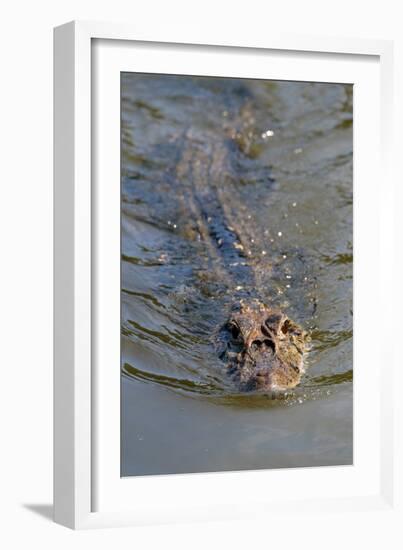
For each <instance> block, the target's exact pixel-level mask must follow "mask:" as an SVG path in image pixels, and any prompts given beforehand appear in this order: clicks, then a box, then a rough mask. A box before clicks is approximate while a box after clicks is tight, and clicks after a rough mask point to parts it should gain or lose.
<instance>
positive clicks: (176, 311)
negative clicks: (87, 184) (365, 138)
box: [121, 73, 353, 476]
mask: <svg viewBox="0 0 403 550" xmlns="http://www.w3.org/2000/svg"><path fill="white" fill-rule="evenodd" d="M121 90H122V91H121V94H122V97H121V118H122V134H121V135H122V141H121V146H122V187H121V191H122V264H121V273H122V284H121V286H122V291H121V304H122V338H121V356H122V357H121V475H122V476H130V475H150V474H168V473H188V472H209V471H224V470H250V469H258V468H260V469H261V468H291V467H308V466H330V465H342V464H352V461H353V363H352V361H353V358H352V349H353V341H352V326H353V311H352V268H353V263H352V262H353V235H352V222H353V216H352V206H353V185H352V181H353V175H352V161H353V140H352V138H353V124H352V121H353V116H352V86H350V85H343V84H325V83H306V82H279V81H249V80H236V79H221V78H220V79H218V78H214V79H213V78H210V79H209V78H200V77H187V76H186V77H183V76H182V77H180V76H167V75H140V74H129V73H125V74H122V81H121ZM245 103H247V104H248V106H249V108H250V109H251V110H252V112H253V119H254V120H253V130H252V131H251V136H252V137H251V144H252V145H251V148H250V150H249V151H248V154H242V152H238V153H234V155H236V158H235V160H236V165H237V167H238V171H239V178H238V180H237V181H236V182H235V185H236V190H237V193H238V195H237V196H238V197H241V198H242V200H241V201H239V203H240V207H239V216H245V211H247V212H250V214H249V216H250V219H251V222H250V223H251V224H253V228H254V229H253V230H254V231H255V232H258V233H259V235H258V236H259V239H258V241H259V246H263V247H264V249H263V248H262V250H261V251H260V252H261V253H262V254H264V255H265V257H267V258H268V259H269V260H270V265H272V266H274V267H273V269H272V270H271V271H270V275H268V276H267V280H266V281H265V285H264V288H263V290H262V289H260V294H262V292H263V293H265V298H266V300H267V301H270V302H274V303H275V304H276V305H279V306H280V307H282V308H283V309H284V310H285V311H286V312H287V313H288V314H289V315H290V317H292V318H293V319H294V320H296V321H298V322H300V323H301V324H302V325H303V326H304V328H305V329H306V330H308V331H309V333H310V336H311V345H310V348H311V349H310V351H309V353H308V356H307V361H306V362H307V372H306V375H305V376H304V378H303V381H302V383H301V384H300V386H299V387H297V388H296V389H295V390H294V391H291V392H289V394H288V395H287V396H286V397H285V398H284V399H271V398H269V397H268V396H265V395H261V394H248V393H243V394H242V393H239V392H238V391H237V388H236V387H235V386H234V385H233V383H232V382H231V380H230V379H228V377H227V376H226V374H225V366H224V365H223V363H222V362H221V361H220V360H219V359H218V358H217V356H216V353H215V351H214V347H213V345H212V336H211V335H212V334H213V333H214V330H216V328H217V323H220V322H222V321H223V316H225V311H226V306H227V305H228V304H229V303H230V302H231V300H232V299H233V298H234V295H235V294H236V292H237V289H240V288H242V291H241V292H244V293H246V294H247V293H248V292H250V289H249V288H245V286H247V284H248V283H247V280H246V279H243V277H242V274H241V275H239V281H236V280H235V281H234V286H233V287H231V286H229V285H228V283H227V282H224V281H221V280H220V279H219V278H217V277H215V276H214V274H212V272H211V271H210V267H209V266H208V264H207V259H206V258H207V257H206V251H205V248H206V247H205V243H203V242H201V241H200V240H197V239H194V238H189V235H188V233H187V231H186V230H185V228H186V227H188V222H189V218H190V217H191V215H190V213H186V211H184V210H183V205H182V206H181V205H179V204H178V202H179V201H178V194H177V192H176V189H175V186H174V185H173V184H172V180H171V179H170V177H169V174H170V171H172V169H173V168H174V166H175V162H176V160H175V159H177V158H178V155H180V149H181V143H182V141H183V140H182V137H181V136H183V135H184V132H189V131H191V133H192V135H193V136H196V137H197V136H200V140H202V139H206V138H205V137H203V136H209V135H214V133H216V134H217V135H221V134H222V129H223V128H224V127H230V126H231V120H232V118H235V117H236V113H239V111H240V110H241V109H242V105H244V104H245ZM233 209H235V212H236V204H235V206H234V205H233ZM245 209H246V210H245ZM244 221H245V220H244ZM262 243H263V244H262ZM251 246H252V245H251Z"/></svg>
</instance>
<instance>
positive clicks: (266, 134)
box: [262, 130, 274, 139]
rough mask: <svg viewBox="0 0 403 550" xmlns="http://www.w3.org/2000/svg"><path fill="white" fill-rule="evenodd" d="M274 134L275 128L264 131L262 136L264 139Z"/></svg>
mask: <svg viewBox="0 0 403 550" xmlns="http://www.w3.org/2000/svg"><path fill="white" fill-rule="evenodd" d="M273 136H274V132H273V130H266V131H265V132H263V134H262V138H263V139H267V138H269V137H273Z"/></svg>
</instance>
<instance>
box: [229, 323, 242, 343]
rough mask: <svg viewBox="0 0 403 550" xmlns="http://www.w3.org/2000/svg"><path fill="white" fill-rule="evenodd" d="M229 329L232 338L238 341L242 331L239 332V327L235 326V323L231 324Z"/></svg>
mask: <svg viewBox="0 0 403 550" xmlns="http://www.w3.org/2000/svg"><path fill="white" fill-rule="evenodd" d="M228 329H229V331H230V333H231V336H232V338H233V339H234V340H237V339H238V337H239V334H240V332H241V331H240V330H239V327H238V326H237V325H235V324H234V323H231V324H230V325H229V326H228Z"/></svg>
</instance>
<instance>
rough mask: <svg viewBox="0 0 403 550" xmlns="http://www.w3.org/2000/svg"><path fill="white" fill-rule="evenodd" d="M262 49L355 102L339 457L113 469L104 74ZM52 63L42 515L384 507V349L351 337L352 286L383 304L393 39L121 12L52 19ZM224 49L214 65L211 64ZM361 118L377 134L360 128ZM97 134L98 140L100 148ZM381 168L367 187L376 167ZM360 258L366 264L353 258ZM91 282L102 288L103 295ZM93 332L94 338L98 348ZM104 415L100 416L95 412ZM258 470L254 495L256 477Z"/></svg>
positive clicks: (388, 466)
mask: <svg viewBox="0 0 403 550" xmlns="http://www.w3.org/2000/svg"><path fill="white" fill-rule="evenodd" d="M104 46H106V47H104ZM136 48H137V49H136ZM164 52H165V53H164ZM265 56H271V57H270V60H271V63H272V66H273V67H275V69H273V71H274V72H273V74H272V73H270V74H272V78H274V77H276V78H283V79H285V78H287V75H288V76H289V78H290V79H296V80H298V79H300V80H302V79H306V80H315V79H319V76H318V75H321V78H320V80H322V81H323V80H325V81H326V80H328V81H340V78H343V76H342V75H347V77H346V78H347V81H348V82H352V83H354V84H356V85H357V89H358V90H361V92H360V91H359V92H358V95H357V97H358V99H359V100H360V98H361V100H360V101H359V102H358V103H357V104H356V102H355V104H354V109H355V113H356V112H358V118H359V120H360V122H359V124H358V125H357V126H356V120H355V135H354V148H355V149H354V150H355V157H356V156H357V160H356V159H355V161H354V171H355V180H356V179H357V181H358V182H361V181H366V182H367V190H366V191H365V193H364V192H362V193H361V191H360V189H362V190H364V189H363V186H361V185H358V186H357V188H356V181H355V182H354V185H355V192H356V191H357V189H358V191H359V192H360V209H359V210H357V208H355V211H354V215H355V223H356V227H357V228H358V231H357V232H356V234H355V247H357V246H358V245H359V249H358V252H359V253H358V257H357V259H356V260H355V264H356V265H355V268H354V269H355V271H354V276H355V310H356V311H357V314H356V316H355V324H354V330H355V333H356V332H357V336H355V338H356V342H357V345H355V348H358V352H359V355H357V356H356V351H355V355H354V361H355V364H356V361H358V369H357V377H356V374H355V380H354V383H355V386H356V387H355V398H354V401H355V404H354V405H355V409H354V415H355V419H354V427H355V441H354V456H355V460H354V466H351V467H344V468H322V469H321V468H312V469H301V470H298V469H297V470H292V471H289V470H286V471H281V472H280V471H258V472H257V471H256V472H229V473H213V474H185V475H175V476H147V477H142V478H131V479H125V480H120V478H119V473H118V471H117V456H118V454H119V444H120V443H119V438H120V433H119V430H117V422H118V417H117V410H118V407H117V405H118V404H119V376H120V370H119V368H118V367H117V373H115V374H111V372H110V371H109V372H106V370H105V363H106V364H107V363H108V360H109V359H110V360H111V361H114V360H115V359H116V353H117V347H116V346H117V342H118V337H119V333H120V325H119V322H118V324H117V325H116V320H118V316H117V315H118V305H119V301H118V294H117V293H116V292H115V291H116V288H117V286H116V285H117V276H118V273H119V261H120V260H119V252H120V250H119V248H118V246H117V242H118V240H119V239H118V228H119V225H118V221H117V220H118V217H119V202H118V201H117V197H118V192H117V191H116V189H118V188H119V185H117V186H116V188H115V190H113V189H114V188H113V187H112V186H110V185H109V184H108V183H107V182H108V181H109V182H110V181H116V178H119V173H118V172H117V170H116V167H117V164H116V163H117V154H118V149H119V144H120V142H119V139H118V140H117V142H116V139H115V138H116V136H117V135H118V134H119V122H120V121H119V119H117V118H116V102H115V103H113V101H114V98H115V99H116V75H117V74H119V72H120V71H121V70H138V71H143V72H144V71H145V72H153V71H154V72H156V71H157V70H159V71H161V68H160V69H158V67H161V63H164V66H165V72H180V73H181V74H192V71H194V70H195V63H199V65H197V66H198V69H197V74H209V75H221V74H222V75H223V76H249V77H253V76H261V74H262V73H261V72H259V71H263V72H264V71H265V70H266V69H264V68H263V69H262V68H260V69H259V66H262V62H261V61H259V59H260V60H261V59H266V58H265ZM242 59H244V60H245V61H242ZM220 60H221V61H220ZM231 60H233V62H232V61H231ZM286 60H287V63H288V65H289V66H291V67H294V69H293V72H292V71H291V72H290V69H289V68H288V69H287V68H286V65H287V63H285V61H286ZM300 61H303V62H304V63H301V64H300V63H299V62H300ZM54 62H55V64H54V85H55V94H54V98H55V99H54V114H55V147H54V159H55V173H54V176H55V203H54V204H55V334H54V344H55V370H54V513H55V521H56V522H58V523H61V524H63V525H66V526H68V527H71V528H76V529H78V528H80V529H81V528H91V527H105V526H118V525H122V526H123V525H137V524H147V523H161V522H179V521H199V520H205V519H213V520H214V519H225V518H237V517H239V518H244V517H259V516H263V515H264V514H266V513H267V512H268V511H270V513H273V512H276V513H281V510H283V511H284V509H285V507H286V509H287V513H288V514H290V513H297V512H298V510H300V508H301V503H303V506H304V508H305V509H308V508H309V509H310V511H311V513H319V512H322V511H323V510H329V511H334V510H339V509H344V510H345V509H346V507H347V508H348V509H349V510H352V511H353V510H375V511H376V510H385V509H389V510H393V503H394V491H393V484H394V466H393V459H394V447H393V422H391V419H392V418H393V417H394V415H395V414H397V413H396V410H395V408H394V402H393V393H392V392H391V391H390V387H391V384H392V382H391V381H392V379H393V367H394V356H393V349H392V348H390V349H388V350H387V351H386V352H384V353H383V354H382V360H381V354H380V351H381V350H380V348H379V344H376V343H374V345H373V348H372V350H371V354H365V349H364V346H362V345H360V342H363V341H364V338H365V333H366V331H368V330H370V329H371V325H370V321H369V319H368V309H366V308H367V307H368V306H367V305H366V304H367V302H368V300H367V298H368V293H369V292H371V296H372V300H373V303H374V304H375V306H376V307H379V308H382V311H384V312H389V311H390V304H388V302H387V299H386V294H385V293H383V292H382V289H384V288H387V286H388V282H389V281H390V277H391V274H390V271H389V266H390V264H389V263H387V262H386V263H385V262H383V261H382V260H384V259H388V258H390V257H391V255H392V254H393V246H394V242H393V238H392V239H391V238H390V221H389V212H390V211H391V209H392V206H393V184H394V180H393V172H392V168H391V166H392V154H393V143H392V121H393V101H392V100H393V44H392V43H391V42H388V41H381V40H361V39H349V40H346V39H344V38H343V39H341V38H340V39H338V38H330V37H314V36H295V35H293V36H287V35H285V34H276V33H270V35H269V36H267V37H257V38H256V41H254V42H253V43H252V42H251V41H250V40H248V39H242V38H240V37H231V36H230V33H229V32H228V33H226V34H225V35H222V36H220V37H215V36H212V35H210V34H209V32H208V31H207V30H206V31H205V32H203V39H202V40H194V38H193V37H191V36H187V34H186V30H185V29H183V31H182V32H181V33H179V34H178V33H177V32H175V33H174V34H173V35H170V32H169V29H167V31H166V33H165V34H164V36H153V35H152V32H151V33H150V34H149V33H148V31H147V29H143V30H140V29H137V28H135V27H132V26H130V25H119V24H109V23H91V22H72V23H68V24H66V25H62V26H61V27H58V28H56V29H55V35H54ZM220 63H221V65H220ZM224 63H225V64H226V66H227V67H229V68H227V69H226V72H225V74H224V73H223V68H222V67H223V66H224ZM121 64H122V65H121ZM246 65H248V67H249V68H248V70H246V68H245V67H246ZM301 67H302V68H301ZM310 67H311V69H310ZM297 70H299V71H300V73H299V74H297V73H296V71H297ZM280 71H282V72H280ZM287 71H288V72H287ZM162 72H164V71H162ZM264 74H266V73H265V72H264ZM332 75H333V76H332ZM337 75H339V76H337ZM291 77H292V78H291ZM343 81H346V80H343ZM364 84H365V86H364ZM101 92H102V93H101ZM360 94H361V95H360ZM355 101H356V98H355ZM112 103H113V105H112ZM100 105H101V107H102V108H101V107H100ZM105 105H107V106H109V105H110V109H109V108H107V109H105ZM360 105H362V108H361V107H360ZM356 108H357V109H356ZM360 108H361V115H360ZM374 109H375V112H374ZM370 113H372V118H371V117H370V116H369V115H370ZM94 125H96V127H95V126H94ZM371 132H372V135H373V136H375V138H376V137H377V136H378V135H379V136H380V139H379V140H378V139H375V138H371ZM105 140H106V141H105ZM108 140H109V141H108ZM106 146H107V147H108V149H107V151H108V154H107V155H100V152H101V151H105V150H106V149H105V147H106ZM359 148H361V150H360V149H359ZM365 148H367V150H368V159H371V162H367V163H365V162H364V159H365V155H364V154H363V153H361V151H362V152H363V151H364V150H365ZM356 151H358V153H359V154H357V155H356ZM94 152H95V153H97V155H95V154H94ZM95 157H97V158H95ZM100 158H103V159H104V160H105V158H106V159H107V160H106V164H103V165H102V166H100V165H99V164H98V161H99V159H100ZM360 159H361V160H360ZM381 173H382V175H383V178H382V190H380V188H379V181H380V180H379V177H378V178H377V176H379V174H381ZM97 178H104V182H106V186H105V185H104V186H103V188H106V189H107V191H106V193H104V194H99V193H98V192H97V181H98V180H97ZM117 181H119V179H118V180H117ZM109 192H110V193H109ZM100 219H102V224H100V223H99V220H100ZM357 220H358V222H357ZM103 228H104V229H103ZM105 228H107V230H108V239H107V241H108V242H106V239H105V231H106V229H105ZM364 229H365V233H364ZM103 231H104V233H103ZM108 243H109V244H108ZM374 243H375V244H374ZM360 250H361V251H362V252H361V253H360ZM111 259H114V260H115V261H112V262H111V261H110V260H111ZM368 261H370V262H371V264H373V265H376V266H377V268H376V269H373V270H370V269H368ZM387 266H388V267H387ZM100 273H102V277H100ZM357 281H358V282H359V284H360V287H358V286H357V285H358V283H357ZM109 291H111V292H109ZM105 296H112V298H111V299H110V300H105ZM356 319H358V321H359V324H358V325H357V321H356ZM105 331H108V332H107V333H108V334H114V336H113V337H111V339H110V343H109V337H108V340H107V344H105V339H101V338H99V335H100V334H103V333H105ZM100 340H102V341H103V342H104V344H103V346H104V347H103V348H102V353H100V349H99V345H101V344H100ZM377 346H378V347H377ZM100 357H102V358H104V359H103V361H102V360H100ZM105 358H107V359H106V360H105ZM364 362H365V364H368V368H367V371H368V372H371V376H360V372H363V370H362V369H360V368H359V365H360V364H364ZM109 364H110V363H109ZM118 365H119V363H118ZM380 368H382V377H381V376H380ZM371 369H372V370H371ZM116 374H117V375H116ZM357 392H358V393H357ZM357 395H358V396H359V400H357V399H356V397H357ZM107 415H110V416H107ZM107 418H108V419H111V420H110V421H109V420H108V422H106V419H107ZM366 419H369V420H370V421H371V422H372V425H373V426H374V427H375V429H374V432H373V433H372V434H369V433H365V430H364V429H363V427H364V426H365V421H366ZM284 472H287V475H286V476H285V473H284ZM251 481H252V482H253V484H251ZM256 481H257V483H256ZM267 483H270V487H271V491H270V492H269V493H268V492H267V491H262V487H264V486H265V484H267ZM285 484H286V487H287V490H286V491H284V486H285ZM251 485H252V486H253V487H255V489H253V490H252V489H251ZM281 493H283V496H282V497H281V498H280V495H281ZM284 493H285V495H284ZM222 495H225V498H224V497H223V496H222ZM157 496H158V499H156V497H157ZM156 500H158V503H157V502H156ZM245 503H248V506H247V507H246V508H247V512H245Z"/></svg>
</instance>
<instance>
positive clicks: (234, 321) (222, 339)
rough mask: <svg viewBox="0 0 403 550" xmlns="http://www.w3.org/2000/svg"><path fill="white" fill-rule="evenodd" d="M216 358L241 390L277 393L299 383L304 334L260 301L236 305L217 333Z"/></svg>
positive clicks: (298, 327)
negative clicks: (217, 357)
mask: <svg viewBox="0 0 403 550" xmlns="http://www.w3.org/2000/svg"><path fill="white" fill-rule="evenodd" d="M218 340H219V348H220V349H219V351H220V357H221V359H222V360H223V361H225V362H226V363H227V368H228V372H229V374H230V375H231V376H232V377H233V379H234V380H235V381H236V383H237V384H238V386H239V388H240V390H241V391H254V390H260V391H262V390H263V391H274V392H281V391H285V390H287V389H290V388H293V387H294V386H296V385H297V384H299V382H300V380H301V375H302V374H303V372H304V369H303V356H304V352H305V349H306V340H307V335H306V333H305V332H304V331H303V330H302V328H301V327H300V326H299V325H297V324H296V323H295V322H294V321H292V320H291V319H289V318H288V317H287V315H285V314H284V313H283V312H281V311H279V310H275V309H273V308H270V307H269V306H266V305H265V304H263V303H262V302H259V301H257V300H256V301H253V302H251V303H245V302H241V303H239V304H238V305H237V306H236V307H235V308H234V310H233V312H232V313H231V315H230V317H229V319H228V321H227V323H226V324H225V325H224V326H223V327H222V328H221V330H220V332H219V338H218Z"/></svg>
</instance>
